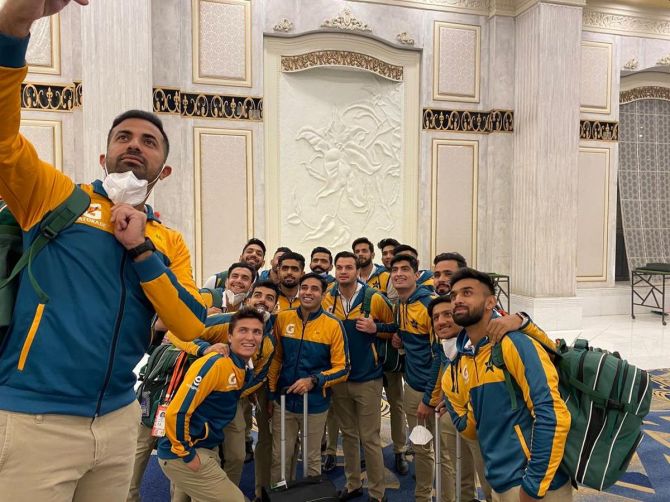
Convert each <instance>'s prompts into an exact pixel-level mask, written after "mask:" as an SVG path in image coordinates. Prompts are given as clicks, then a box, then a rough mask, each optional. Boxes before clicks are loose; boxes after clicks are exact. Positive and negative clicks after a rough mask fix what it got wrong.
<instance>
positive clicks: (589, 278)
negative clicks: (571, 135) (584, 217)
mask: <svg viewBox="0 0 670 502" xmlns="http://www.w3.org/2000/svg"><path fill="white" fill-rule="evenodd" d="M579 152H580V153H582V152H584V153H600V154H604V155H605V159H606V163H607V167H606V169H605V178H604V197H603V199H604V204H603V212H602V232H603V233H602V239H603V246H602V255H601V257H602V268H601V271H600V274H596V275H581V276H580V275H578V276H577V282H602V281H606V280H607V270H608V264H609V260H608V256H607V255H608V253H607V250H608V247H609V242H608V239H609V207H610V204H609V198H610V169H611V168H612V163H611V158H612V157H611V150H610V149H609V148H603V147H595V146H580V147H579Z"/></svg>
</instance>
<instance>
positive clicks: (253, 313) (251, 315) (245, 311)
mask: <svg viewBox="0 0 670 502" xmlns="http://www.w3.org/2000/svg"><path fill="white" fill-rule="evenodd" d="M242 319H256V320H258V321H260V323H261V326H265V319H264V318H263V314H261V313H260V312H259V311H258V310H256V309H255V308H253V307H247V306H244V307H242V308H241V309H240V310H238V311H237V312H235V313H234V314H233V316H232V317H231V318H230V328H229V331H230V333H232V332H233V331H235V326H237V323H238V321H241V320H242Z"/></svg>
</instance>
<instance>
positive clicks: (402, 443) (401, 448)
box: [384, 372, 407, 453]
mask: <svg viewBox="0 0 670 502" xmlns="http://www.w3.org/2000/svg"><path fill="white" fill-rule="evenodd" d="M384 382H385V384H386V385H384V390H385V391H386V399H387V400H388V403H389V407H390V409H391V440H392V441H393V452H394V453H404V452H405V450H406V449H407V423H406V422H405V411H404V410H403V381H402V373H391V372H386V373H384Z"/></svg>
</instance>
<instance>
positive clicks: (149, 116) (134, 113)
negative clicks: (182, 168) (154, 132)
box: [107, 110, 170, 160]
mask: <svg viewBox="0 0 670 502" xmlns="http://www.w3.org/2000/svg"><path fill="white" fill-rule="evenodd" d="M128 119H140V120H146V121H147V122H150V123H152V124H153V125H155V126H156V128H157V129H158V130H159V131H160V132H161V135H162V136H163V150H165V159H166V160H167V158H168V154H169V153H170V140H169V139H168V137H167V134H165V129H163V121H162V120H161V119H160V118H158V115H156V114H154V113H151V112H145V111H144V110H128V111H126V112H123V113H122V114H121V115H118V116H117V117H116V118H115V119H114V121H113V122H112V127H110V128H109V132H108V133H107V146H109V143H110V142H111V141H112V131H113V130H114V128H115V127H116V126H118V125H119V124H120V123H121V122H123V121H124V120H128Z"/></svg>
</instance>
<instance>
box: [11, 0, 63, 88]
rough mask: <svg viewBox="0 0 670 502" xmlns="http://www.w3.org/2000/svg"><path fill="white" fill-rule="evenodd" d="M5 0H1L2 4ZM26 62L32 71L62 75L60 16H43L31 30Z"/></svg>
mask: <svg viewBox="0 0 670 502" xmlns="http://www.w3.org/2000/svg"><path fill="white" fill-rule="evenodd" d="M2 3H4V2H0V4H2ZM26 62H27V63H28V66H29V67H30V68H29V71H31V72H32V73H44V74H49V75H60V16H59V15H58V14H55V15H53V16H51V17H49V18H42V19H39V20H37V21H35V23H34V24H33V26H32V28H31V30H30V43H29V44H28V51H27V52H26Z"/></svg>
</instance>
